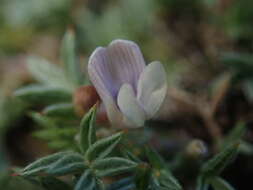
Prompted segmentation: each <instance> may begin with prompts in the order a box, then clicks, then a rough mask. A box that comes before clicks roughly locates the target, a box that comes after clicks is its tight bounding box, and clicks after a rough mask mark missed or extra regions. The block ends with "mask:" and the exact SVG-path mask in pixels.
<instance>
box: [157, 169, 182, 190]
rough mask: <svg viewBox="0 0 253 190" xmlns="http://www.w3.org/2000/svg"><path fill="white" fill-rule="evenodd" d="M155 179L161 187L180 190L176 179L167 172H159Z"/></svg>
mask: <svg viewBox="0 0 253 190" xmlns="http://www.w3.org/2000/svg"><path fill="white" fill-rule="evenodd" d="M157 179H158V181H159V184H160V186H161V187H166V188H168V189H171V190H182V187H181V185H180V184H179V183H178V181H177V179H176V178H175V177H174V176H172V174H171V172H169V171H168V170H160V174H159V176H157Z"/></svg>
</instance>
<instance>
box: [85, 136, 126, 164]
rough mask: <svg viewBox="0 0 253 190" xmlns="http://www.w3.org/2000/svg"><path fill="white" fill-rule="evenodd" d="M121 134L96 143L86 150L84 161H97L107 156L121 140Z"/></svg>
mask: <svg viewBox="0 0 253 190" xmlns="http://www.w3.org/2000/svg"><path fill="white" fill-rule="evenodd" d="M121 136H122V133H121V132H120V133H116V134H114V135H111V136H109V137H107V138H103V139H101V140H98V141H96V142H95V143H94V144H92V145H91V146H90V148H88V149H87V151H86V153H85V159H86V160H87V161H93V160H98V159H102V158H104V157H106V156H107V155H109V154H110V153H111V152H112V151H113V149H114V148H115V146H116V145H117V144H118V143H119V141H120V140H121Z"/></svg>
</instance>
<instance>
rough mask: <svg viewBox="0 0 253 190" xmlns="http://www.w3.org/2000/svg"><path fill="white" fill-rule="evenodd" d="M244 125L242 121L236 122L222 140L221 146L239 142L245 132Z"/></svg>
mask: <svg viewBox="0 0 253 190" xmlns="http://www.w3.org/2000/svg"><path fill="white" fill-rule="evenodd" d="M245 130H246V125H245V124H244V123H242V122H240V123H238V124H237V125H236V126H235V127H234V128H233V129H232V130H231V132H230V133H229V134H228V136H226V137H225V139H224V142H223V147H226V146H228V145H230V144H233V143H235V142H239V141H240V140H241V138H242V137H243V135H244V134H245Z"/></svg>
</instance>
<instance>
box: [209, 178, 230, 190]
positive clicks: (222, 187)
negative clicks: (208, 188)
mask: <svg viewBox="0 0 253 190" xmlns="http://www.w3.org/2000/svg"><path fill="white" fill-rule="evenodd" d="M210 184H211V185H212V186H213V188H214V190H235V189H234V188H233V187H232V186H231V185H230V184H229V183H228V182H226V181H225V180H224V179H222V178H220V177H213V178H211V179H210Z"/></svg>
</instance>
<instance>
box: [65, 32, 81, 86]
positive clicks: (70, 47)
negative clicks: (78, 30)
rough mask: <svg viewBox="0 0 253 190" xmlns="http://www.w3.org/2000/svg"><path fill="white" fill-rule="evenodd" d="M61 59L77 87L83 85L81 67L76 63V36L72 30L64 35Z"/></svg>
mask: <svg viewBox="0 0 253 190" xmlns="http://www.w3.org/2000/svg"><path fill="white" fill-rule="evenodd" d="M61 59H62V61H63V63H64V68H65V71H66V74H67V76H69V78H70V79H71V80H72V81H73V82H74V83H75V84H77V85H79V84H81V82H83V81H82V78H81V77H82V74H81V72H80V68H79V65H78V64H77V63H76V62H77V59H76V52H75V35H74V32H73V31H72V30H69V31H67V32H66V34H65V35H64V38H63V40H62V46H61Z"/></svg>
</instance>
